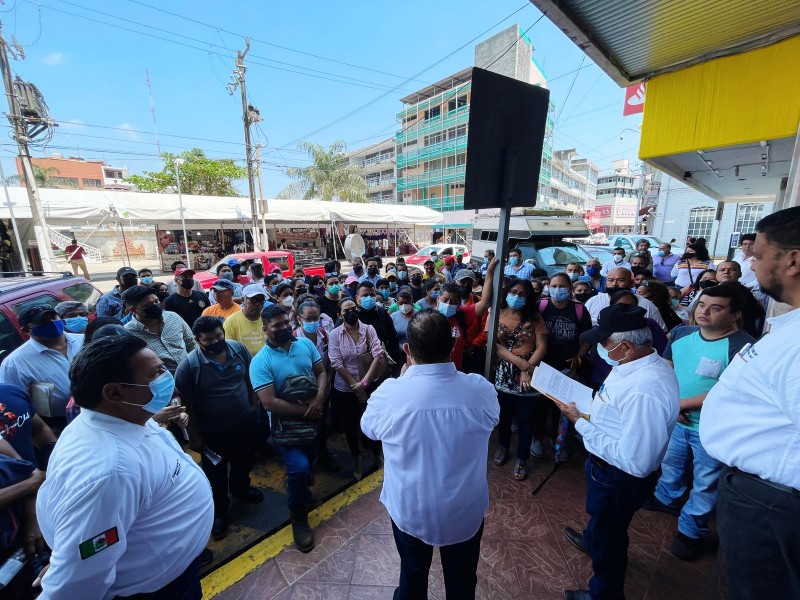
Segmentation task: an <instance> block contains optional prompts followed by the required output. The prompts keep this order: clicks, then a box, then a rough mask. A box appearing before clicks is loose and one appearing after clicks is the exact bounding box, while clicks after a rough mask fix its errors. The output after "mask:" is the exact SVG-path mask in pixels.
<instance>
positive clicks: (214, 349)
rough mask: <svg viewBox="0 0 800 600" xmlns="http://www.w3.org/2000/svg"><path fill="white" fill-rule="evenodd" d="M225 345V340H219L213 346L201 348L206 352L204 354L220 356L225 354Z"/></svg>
mask: <svg viewBox="0 0 800 600" xmlns="http://www.w3.org/2000/svg"><path fill="white" fill-rule="evenodd" d="M227 345H228V344H227V342H225V340H219V341H217V342H214V343H213V344H209V345H208V346H203V350H204V351H205V352H206V354H222V353H223V352H225V348H226V347H227Z"/></svg>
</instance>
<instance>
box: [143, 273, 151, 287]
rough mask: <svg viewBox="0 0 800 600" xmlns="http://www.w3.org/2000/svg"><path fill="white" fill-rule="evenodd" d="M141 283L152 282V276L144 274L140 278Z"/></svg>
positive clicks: (147, 283)
mask: <svg viewBox="0 0 800 600" xmlns="http://www.w3.org/2000/svg"><path fill="white" fill-rule="evenodd" d="M141 282H142V285H150V284H151V283H153V276H152V275H145V276H144V277H142V278H141Z"/></svg>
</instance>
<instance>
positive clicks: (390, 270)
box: [388, 269, 397, 275]
mask: <svg viewBox="0 0 800 600" xmlns="http://www.w3.org/2000/svg"><path fill="white" fill-rule="evenodd" d="M388 273H394V274H395V275H397V269H389V271H388Z"/></svg>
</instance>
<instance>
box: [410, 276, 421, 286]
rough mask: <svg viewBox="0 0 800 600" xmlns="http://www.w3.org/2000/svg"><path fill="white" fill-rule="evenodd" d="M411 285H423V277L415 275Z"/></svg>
mask: <svg viewBox="0 0 800 600" xmlns="http://www.w3.org/2000/svg"><path fill="white" fill-rule="evenodd" d="M411 283H412V284H413V285H419V284H421V283H422V277H421V276H419V275H415V276H414V277H412V278H411Z"/></svg>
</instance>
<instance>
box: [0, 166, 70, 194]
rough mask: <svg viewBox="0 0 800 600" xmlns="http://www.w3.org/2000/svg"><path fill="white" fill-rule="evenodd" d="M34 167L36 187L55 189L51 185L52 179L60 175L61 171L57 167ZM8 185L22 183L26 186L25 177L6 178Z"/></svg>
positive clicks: (13, 176)
mask: <svg viewBox="0 0 800 600" xmlns="http://www.w3.org/2000/svg"><path fill="white" fill-rule="evenodd" d="M32 166H33V179H34V181H36V187H40V188H46V187H54V186H52V185H51V183H52V181H51V178H52V177H53V176H54V175H58V173H59V171H58V169H56V168H55V167H41V166H39V165H32ZM6 183H21V184H23V185H24V184H25V177H23V176H22V175H11V176H9V177H6Z"/></svg>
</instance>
